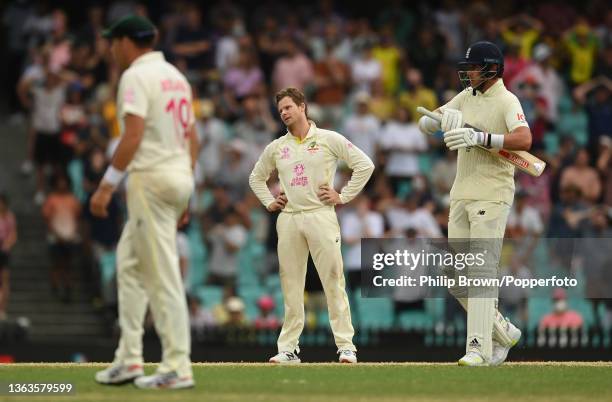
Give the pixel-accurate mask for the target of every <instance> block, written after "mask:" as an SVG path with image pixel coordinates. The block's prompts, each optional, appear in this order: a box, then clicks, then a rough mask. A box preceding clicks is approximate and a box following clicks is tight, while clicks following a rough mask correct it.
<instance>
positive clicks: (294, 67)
mask: <svg viewBox="0 0 612 402" xmlns="http://www.w3.org/2000/svg"><path fill="white" fill-rule="evenodd" d="M313 79H314V71H313V66H312V62H311V61H310V59H309V58H308V56H306V55H305V54H304V52H303V50H302V49H301V47H300V45H298V43H297V41H296V40H294V39H292V38H285V40H284V55H283V56H281V57H280V58H278V59H277V60H276V63H275V64H274V71H273V72H272V83H273V88H274V91H275V92H277V91H280V90H281V89H283V88H288V87H295V88H297V89H300V90H305V89H306V87H307V86H308V85H310V84H311V83H312V80H313Z"/></svg>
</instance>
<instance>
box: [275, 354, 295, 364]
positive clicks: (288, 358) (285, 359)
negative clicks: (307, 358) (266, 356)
mask: <svg viewBox="0 0 612 402" xmlns="http://www.w3.org/2000/svg"><path fill="white" fill-rule="evenodd" d="M301 362H302V361H301V360H300V358H299V357H298V355H297V354H295V353H293V352H279V353H278V354H277V355H276V356H272V357H271V358H270V363H276V364H298V363H301Z"/></svg>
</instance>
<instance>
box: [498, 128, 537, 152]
mask: <svg viewBox="0 0 612 402" xmlns="http://www.w3.org/2000/svg"><path fill="white" fill-rule="evenodd" d="M503 148H504V149H505V150H508V151H529V149H531V130H529V128H528V127H518V128H515V129H514V130H513V131H512V132H511V133H510V134H508V135H505V136H504V146H503Z"/></svg>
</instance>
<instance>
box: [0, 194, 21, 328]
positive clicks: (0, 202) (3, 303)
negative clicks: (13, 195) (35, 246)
mask: <svg viewBox="0 0 612 402" xmlns="http://www.w3.org/2000/svg"><path fill="white" fill-rule="evenodd" d="M15 243H17V221H16V220H15V215H14V214H13V212H11V210H10V209H9V204H8V197H7V196H6V194H3V193H0V321H3V320H6V308H7V306H8V302H9V294H10V291H11V286H10V285H11V282H10V280H11V275H10V272H9V266H10V257H11V250H12V249H13V247H14V246H15Z"/></svg>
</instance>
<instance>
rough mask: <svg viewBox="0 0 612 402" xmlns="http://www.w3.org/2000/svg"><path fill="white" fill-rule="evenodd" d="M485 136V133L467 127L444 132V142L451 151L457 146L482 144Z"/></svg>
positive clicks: (464, 146)
mask: <svg viewBox="0 0 612 402" xmlns="http://www.w3.org/2000/svg"><path fill="white" fill-rule="evenodd" d="M485 138H486V133H483V132H481V131H476V130H474V129H473V128H467V127H466V128H458V129H456V130H451V131H447V132H445V133H444V143H445V144H446V147H447V148H448V149H450V150H451V151H456V150H457V149H459V148H466V147H473V146H474V145H483V144H484V141H485Z"/></svg>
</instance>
